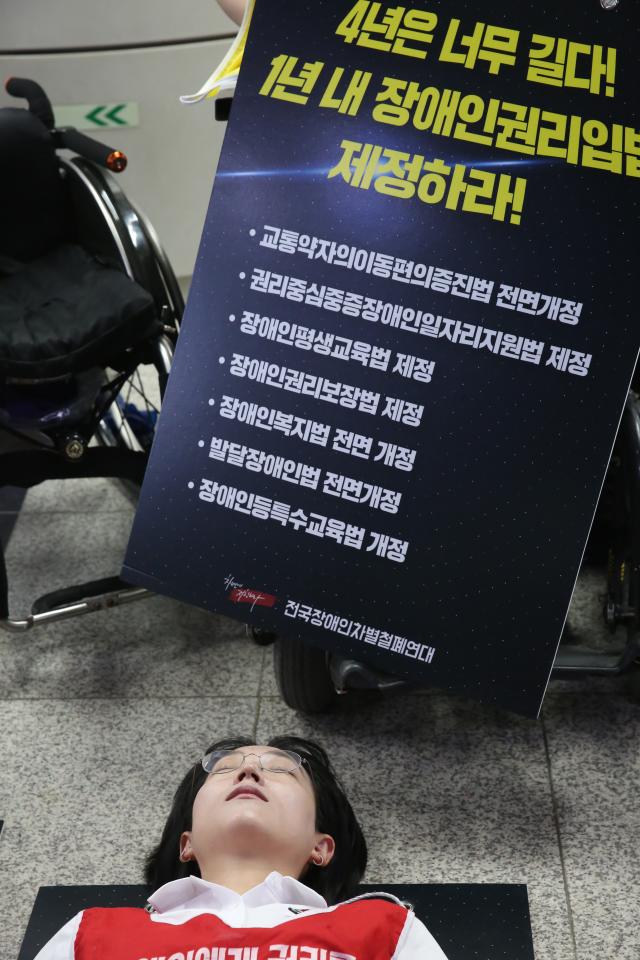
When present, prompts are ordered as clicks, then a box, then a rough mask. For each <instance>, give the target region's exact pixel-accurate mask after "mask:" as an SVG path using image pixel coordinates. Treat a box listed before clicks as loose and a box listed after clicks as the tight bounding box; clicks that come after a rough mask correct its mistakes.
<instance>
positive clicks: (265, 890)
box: [149, 870, 327, 913]
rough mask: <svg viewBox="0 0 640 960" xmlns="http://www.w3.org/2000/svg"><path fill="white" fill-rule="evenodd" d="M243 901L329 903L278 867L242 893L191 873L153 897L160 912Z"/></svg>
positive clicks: (259, 903) (217, 907)
mask: <svg viewBox="0 0 640 960" xmlns="http://www.w3.org/2000/svg"><path fill="white" fill-rule="evenodd" d="M241 902H243V903H244V904H245V906H247V907H261V906H264V905H266V904H269V903H292V904H296V905H301V906H306V907H326V906H327V901H326V900H325V899H324V897H321V896H320V894H319V893H316V891H315V890H312V889H311V887H307V886H305V884H304V883H300V881H299V880H296V879H295V878H294V877H288V876H283V875H282V874H281V873H278V872H277V871H276V870H273V871H272V872H271V873H270V874H269V876H268V877H266V878H265V879H264V880H263V881H262V883H259V884H257V885H256V886H255V887H252V888H251V889H250V890H247V892H246V893H242V894H240V893H236V892H235V890H230V889H229V887H223V886H222V885H221V884H219V883H211V881H209V880H202V879H201V878H200V877H195V876H193V875H191V876H189V877H181V878H180V880H171V881H170V882H169V883H165V884H164V885H163V886H162V887H160V888H159V889H158V890H156V891H155V893H153V894H152V895H151V896H150V897H149V903H150V904H151V905H152V906H153V907H154V908H155V909H156V910H157V911H158V913H167V911H169V910H203V911H205V910H220V909H221V908H224V907H231V906H233V905H234V904H238V903H241Z"/></svg>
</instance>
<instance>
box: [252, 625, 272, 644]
mask: <svg viewBox="0 0 640 960" xmlns="http://www.w3.org/2000/svg"><path fill="white" fill-rule="evenodd" d="M247 635H248V636H249V637H250V638H251V641H252V642H253V643H255V645H256V646H257V647H270V646H271V644H272V643H275V642H276V640H277V639H278V636H277V634H275V633H271V632H270V631H269V630H263V629H262V627H247Z"/></svg>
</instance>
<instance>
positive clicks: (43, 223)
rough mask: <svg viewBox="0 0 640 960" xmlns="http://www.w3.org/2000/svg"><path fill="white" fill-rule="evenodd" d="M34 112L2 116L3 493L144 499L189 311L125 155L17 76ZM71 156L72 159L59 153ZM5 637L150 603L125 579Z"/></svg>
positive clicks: (72, 591) (66, 593) (72, 599)
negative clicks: (70, 487)
mask: <svg viewBox="0 0 640 960" xmlns="http://www.w3.org/2000/svg"><path fill="white" fill-rule="evenodd" d="M6 90H7V92H8V93H9V94H10V95H11V96H14V97H17V98H21V99H25V100H26V101H27V104H28V109H24V108H22V107H5V108H2V109H0V196H1V197H2V203H1V205H0V211H1V213H0V486H12V487H21V488H29V487H32V486H35V485H36V484H39V483H41V482H43V481H45V480H53V479H65V478H71V477H110V478H117V479H118V480H119V481H120V482H122V483H123V484H124V485H126V488H127V491H128V492H129V494H130V495H131V497H133V498H135V496H136V491H138V490H139V488H140V484H141V483H142V479H143V476H144V471H145V467H146V463H147V459H148V455H149V451H150V448H151V443H152V441H153V436H154V430H155V424H156V420H157V416H158V412H159V406H160V401H161V399H162V395H163V393H164V389H165V385H166V382H167V377H168V375H169V371H170V368H171V360H172V356H173V350H174V346H175V342H176V339H177V336H178V333H179V330H180V322H181V319H182V314H183V312H184V301H183V297H182V293H181V290H180V287H179V285H178V282H177V280H176V277H175V275H174V273H173V270H172V268H171V265H170V263H169V261H168V259H167V257H166V255H165V253H164V251H163V249H162V246H161V244H160V242H159V240H158V237H157V235H156V233H155V231H154V229H153V227H152V225H151V224H150V223H149V221H148V219H147V218H146V217H145V216H144V214H143V213H142V212H141V211H140V210H138V209H136V207H135V206H134V205H133V203H131V201H130V200H129V199H128V198H127V197H126V196H125V194H124V192H123V191H122V190H121V188H120V186H119V185H118V184H117V182H116V180H115V178H114V176H113V174H117V173H119V172H121V171H122V170H124V168H125V167H126V164H127V158H126V157H125V155H124V154H123V153H122V152H120V151H118V150H114V149H112V148H111V147H108V146H105V145H104V144H102V143H99V142H98V141H96V140H93V139H92V138H91V137H88V136H86V135H84V134H82V133H80V132H79V131H77V130H75V129H73V128H61V129H56V128H55V125H54V116H53V111H52V108H51V104H50V102H49V100H48V98H47V96H46V94H45V92H44V90H43V89H42V88H41V87H40V86H39V85H38V84H37V83H35V82H33V81H31V80H24V79H18V78H11V79H9V80H8V81H7V83H6ZM60 151H64V152H65V153H64V155H63V154H62V153H60ZM8 596H9V584H8V576H7V568H6V564H5V560H4V555H3V551H2V545H1V544H0V627H2V628H3V629H5V630H8V631H13V632H17V631H25V630H29V629H31V628H33V627H35V626H37V625H39V624H43V623H50V622H53V621H56V620H61V619H67V618H69V617H72V616H76V615H80V614H83V613H89V612H92V611H94V610H99V609H104V608H107V607H111V606H116V605H119V604H123V603H128V602H131V601H133V600H138V599H143V598H145V597H147V596H152V594H151V593H149V591H146V590H140V589H134V588H132V587H131V585H129V584H126V583H125V582H124V581H121V580H120V579H119V577H110V578H106V579H102V580H95V581H91V582H89V583H85V584H79V585H76V586H71V587H68V588H64V589H61V590H56V591H55V592H53V593H49V594H46V595H45V596H43V597H40V598H38V599H36V600H35V602H34V603H33V605H32V608H31V614H30V615H29V616H27V617H26V618H23V619H11V617H10V616H9V603H8Z"/></svg>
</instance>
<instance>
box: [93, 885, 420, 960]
mask: <svg viewBox="0 0 640 960" xmlns="http://www.w3.org/2000/svg"><path fill="white" fill-rule="evenodd" d="M406 919H407V911H406V910H405V909H404V908H403V907H400V906H398V905H397V904H395V903H390V902H388V901H385V900H356V901H354V902H352V903H345V904H341V905H340V906H338V907H336V908H335V909H334V910H329V911H323V912H321V913H315V914H310V915H305V914H299V915H298V916H296V917H292V918H291V919H290V920H285V921H284V922H283V923H279V924H276V926H273V927H229V926H228V925H227V924H226V923H223V921H222V920H221V919H220V918H219V917H217V916H216V915H215V914H210V913H203V914H200V915H199V916H197V917H193V918H192V919H191V920H187V921H186V922H185V923H180V924H174V923H163V922H162V921H158V920H152V919H151V916H150V915H149V914H148V913H147V912H146V910H143V909H140V908H135V907H95V908H92V909H90V910H85V911H84V913H83V915H82V920H81V921H80V928H79V930H78V933H77V935H76V940H75V960H391V958H392V957H393V954H394V953H395V950H396V947H397V944H398V940H399V937H400V934H401V933H402V929H403V927H404V925H405V922H406Z"/></svg>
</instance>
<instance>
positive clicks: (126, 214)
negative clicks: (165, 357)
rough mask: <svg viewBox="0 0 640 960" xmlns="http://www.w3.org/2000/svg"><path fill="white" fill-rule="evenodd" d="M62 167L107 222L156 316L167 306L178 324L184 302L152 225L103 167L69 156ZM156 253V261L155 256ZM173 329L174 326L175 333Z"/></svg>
mask: <svg viewBox="0 0 640 960" xmlns="http://www.w3.org/2000/svg"><path fill="white" fill-rule="evenodd" d="M63 163H64V161H63ZM66 169H67V170H68V171H69V173H70V174H72V175H73V174H75V175H77V176H78V178H79V179H81V181H82V183H83V184H84V185H85V187H86V188H87V189H88V190H89V191H90V193H91V195H92V197H93V198H94V200H95V202H96V203H97V204H98V206H99V208H100V210H101V212H102V213H103V216H105V218H106V219H107V221H108V225H109V230H110V232H111V235H112V237H113V239H114V241H115V242H116V244H117V247H118V252H119V253H120V254H121V255H122V250H123V249H126V258H125V260H123V262H124V263H125V265H126V269H127V272H128V274H129V276H130V277H131V279H132V280H136V281H137V282H138V283H139V284H140V285H141V286H142V287H144V288H145V290H147V291H148V292H149V293H150V294H151V296H152V297H153V299H154V302H155V305H156V309H157V312H158V316H159V317H162V315H163V312H164V311H166V309H167V308H169V309H170V310H171V312H172V313H173V315H174V321H177V322H178V323H179V321H180V319H181V317H182V312H183V310H184V301H183V299H182V294H181V292H180V289H179V287H178V284H177V281H176V279H175V276H174V275H173V270H172V268H171V266H170V264H169V261H168V259H167V257H166V254H165V253H164V250H163V249H162V247H161V244H160V241H159V240H158V237H157V234H156V233H155V230H154V229H153V227H151V225H150V224H149V222H148V221H147V220H146V218H145V217H144V215H143V214H142V215H141V214H140V213H138V211H137V209H136V208H135V207H134V206H133V204H132V203H131V201H130V200H129V198H128V197H127V196H126V194H125V193H124V192H123V190H122V188H121V187H120V184H119V183H118V181H117V180H116V178H115V177H113V176H112V175H111V174H109V173H108V172H107V171H106V170H102V169H101V168H99V167H97V166H96V165H95V164H94V163H91V162H90V161H88V160H85V159H83V158H82V157H73V158H72V160H71V161H70V162H68V163H67V165H66ZM105 211H106V214H105ZM116 235H117V241H116ZM157 255H159V257H160V263H158V261H157V260H156V259H155V257H156V256H157ZM176 291H177V292H176ZM177 332H178V329H177V326H176V334H177Z"/></svg>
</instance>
